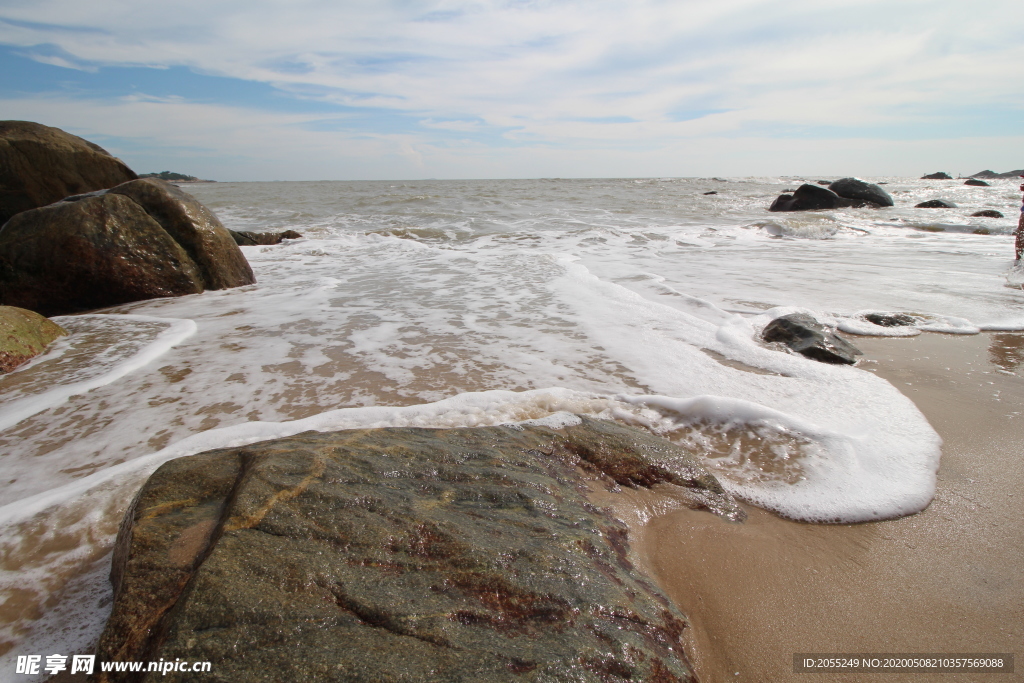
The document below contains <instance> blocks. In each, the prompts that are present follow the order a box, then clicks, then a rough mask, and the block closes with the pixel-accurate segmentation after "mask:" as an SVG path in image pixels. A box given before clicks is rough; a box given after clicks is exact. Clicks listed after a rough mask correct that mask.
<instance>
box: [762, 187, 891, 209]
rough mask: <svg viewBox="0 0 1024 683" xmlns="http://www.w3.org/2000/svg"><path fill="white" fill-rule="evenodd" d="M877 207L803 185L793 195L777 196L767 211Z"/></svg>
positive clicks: (860, 200)
mask: <svg viewBox="0 0 1024 683" xmlns="http://www.w3.org/2000/svg"><path fill="white" fill-rule="evenodd" d="M880 191H881V190H880ZM883 194H884V191H883ZM886 196H888V195H886ZM879 206H880V205H879V204H876V203H874V202H870V201H865V200H862V199H847V198H845V197H840V196H839V195H838V194H836V193H835V192H833V191H832V190H831V189H828V188H824V187H818V186H817V185H810V184H804V185H801V186H800V187H798V188H797V189H796V190H795V191H793V194H786V193H783V194H781V195H779V196H778V197H777V198H776V199H775V201H774V202H772V205H771V206H769V207H768V210H769V211H815V210H818V209H842V208H854V209H858V208H863V207H872V208H878V207H879Z"/></svg>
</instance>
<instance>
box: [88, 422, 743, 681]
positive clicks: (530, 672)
mask: <svg viewBox="0 0 1024 683" xmlns="http://www.w3.org/2000/svg"><path fill="white" fill-rule="evenodd" d="M668 463H672V464H671V465H669V464H668ZM584 473H589V474H584ZM588 477H589V478H591V479H590V480H591V482H592V484H593V485H600V482H604V484H605V485H606V486H609V487H615V486H628V487H640V486H644V487H646V486H651V485H653V484H655V483H659V482H660V483H662V484H671V485H674V486H675V487H678V488H679V490H680V491H687V492H690V493H691V494H693V495H694V496H695V498H694V500H699V501H703V502H701V503H698V504H701V505H706V506H709V507H712V508H715V509H716V510H717V511H718V512H720V513H722V514H725V515H727V516H728V515H733V516H735V515H736V514H739V513H738V511H737V508H736V506H735V504H734V503H733V502H732V501H731V499H729V498H728V496H726V495H725V494H724V493H723V492H722V490H721V487H720V486H719V485H718V482H717V481H716V480H715V479H714V478H713V477H712V476H711V475H709V474H708V473H707V472H706V471H704V470H703V469H702V468H701V467H700V466H699V465H697V464H696V463H694V462H692V461H690V460H689V459H688V457H687V456H686V454H685V453H684V452H683V451H682V449H680V448H678V447H676V446H674V445H673V444H671V443H668V442H666V441H663V440H661V439H658V438H656V437H653V436H651V435H650V434H647V433H641V432H639V431H636V430H633V429H629V428H625V427H621V426H619V425H616V424H614V423H608V422H601V421H595V420H589V419H585V418H584V419H581V421H580V423H579V424H577V425H575V426H568V427H563V428H560V429H552V428H547V427H539V426H501V427H484V428H471V429H470V428H467V429H448V430H435V429H414V428H402V429H398V428H394V429H375V430H354V431H342V432H335V433H315V432H307V433H305V434H300V435H297V436H294V437H290V438H284V439H278V440H275V441H268V442H264V443H260V444H254V445H250V446H245V447H241V448H233V449H221V450H216V451H210V452H208V453H203V454H200V455H196V456H191V457H185V458H180V459H178V460H174V461H171V462H169V463H167V464H165V465H163V466H162V467H161V468H160V469H159V470H158V471H157V472H156V473H154V474H153V475H152V476H151V477H150V479H149V481H148V482H147V483H146V484H145V486H144V487H143V488H142V490H141V491H140V492H139V494H138V496H137V497H136V499H135V501H134V502H133V503H132V505H131V508H130V509H129V511H128V513H127V515H126V516H125V519H124V522H123V524H122V527H121V531H120V533H119V534H118V538H117V544H116V547H115V552H114V561H113V568H112V572H111V580H112V582H113V584H114V589H115V598H114V605H113V611H112V613H111V616H110V619H109V621H108V623H107V626H106V629H105V630H104V632H103V635H102V637H101V639H100V644H99V653H98V654H99V657H98V659H100V660H120V661H125V660H150V661H155V660H159V659H163V660H165V661H175V659H176V658H182V659H189V660H209V661H211V662H213V663H214V664H213V671H212V672H211V673H210V674H204V677H203V680H210V681H255V680H260V681H282V682H283V681H367V682H371V681H372V682H376V681H410V682H411V681H428V680H430V681H466V682H472V681H570V680H572V681H595V682H597V681H625V680H633V681H691V680H693V678H692V674H691V672H690V669H689V666H688V664H687V662H686V660H685V657H684V655H683V652H682V647H681V641H680V636H681V634H682V633H683V631H684V629H685V628H686V627H687V624H686V621H685V617H684V616H683V615H682V614H681V613H680V612H679V611H678V610H677V609H676V608H675V607H674V606H673V605H672V604H670V603H669V601H668V600H667V599H666V598H665V596H664V595H663V594H662V593H661V592H660V591H659V590H658V589H657V588H656V587H655V586H654V585H653V584H652V583H651V582H650V581H649V580H648V579H646V578H644V577H643V576H642V575H640V574H639V573H638V572H637V571H636V570H635V569H634V567H633V566H632V564H631V563H630V560H629V556H628V546H627V538H626V532H625V528H624V527H623V526H622V525H621V524H620V523H618V522H616V521H615V520H613V519H612V518H610V517H609V516H607V515H606V514H605V513H604V512H602V511H600V510H598V509H597V508H595V507H593V506H592V505H591V504H589V503H588V502H587V498H586V496H585V491H586V486H585V484H586V482H587V479H588ZM187 676H188V675H187V674H184V675H182V674H175V673H170V674H168V675H167V676H160V675H159V674H149V675H148V676H147V675H141V676H136V677H134V678H132V677H130V676H127V675H124V674H120V675H118V674H114V673H108V674H101V675H100V677H99V680H100V681H104V682H107V681H128V680H133V681H184V680H192V679H189V678H187Z"/></svg>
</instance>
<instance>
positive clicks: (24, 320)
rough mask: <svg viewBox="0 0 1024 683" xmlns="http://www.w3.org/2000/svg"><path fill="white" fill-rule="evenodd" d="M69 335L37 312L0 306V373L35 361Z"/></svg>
mask: <svg viewBox="0 0 1024 683" xmlns="http://www.w3.org/2000/svg"><path fill="white" fill-rule="evenodd" d="M66 334H67V331H66V330H65V329H64V328H63V327H61V326H60V325H58V324H57V323H55V322H53V321H52V320H48V319H47V318H44V317H43V316H41V315H39V314H38V313H35V312H33V311H27V310H25V309H23V308H15V307H14V306H0V374H4V373H8V372H10V371H11V370H13V369H14V368H16V367H18V366H19V365H21V364H22V363H25V362H27V361H29V360H31V359H33V358H35V357H36V356H38V355H39V354H41V353H42V352H43V351H44V350H45V349H46V347H47V346H48V345H49V344H50V342H52V341H53V340H54V339H57V338H58V337H63V336H65V335H66Z"/></svg>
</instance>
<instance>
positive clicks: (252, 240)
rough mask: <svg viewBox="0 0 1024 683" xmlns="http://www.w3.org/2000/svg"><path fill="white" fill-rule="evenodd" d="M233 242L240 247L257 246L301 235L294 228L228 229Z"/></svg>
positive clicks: (294, 238)
mask: <svg viewBox="0 0 1024 683" xmlns="http://www.w3.org/2000/svg"><path fill="white" fill-rule="evenodd" d="M228 232H230V233H231V237H232V238H234V240H235V244H237V245H238V246H240V247H257V246H260V245H271V244H281V242H283V241H285V240H297V239H299V238H301V237H302V235H300V234H299V233H297V232H295V231H294V230H285V231H284V232H249V231H247V230H229V231H228Z"/></svg>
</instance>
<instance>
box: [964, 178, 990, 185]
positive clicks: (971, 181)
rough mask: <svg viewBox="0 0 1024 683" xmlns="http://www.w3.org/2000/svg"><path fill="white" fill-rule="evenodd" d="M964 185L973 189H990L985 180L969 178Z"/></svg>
mask: <svg viewBox="0 0 1024 683" xmlns="http://www.w3.org/2000/svg"><path fill="white" fill-rule="evenodd" d="M964 185H971V186H973V187H990V185H989V184H988V183H986V182H985V181H984V180H978V179H977V178H968V179H967V180H965V181H964Z"/></svg>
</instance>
